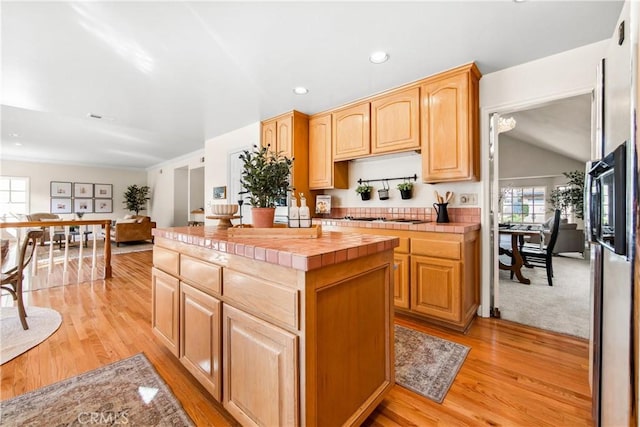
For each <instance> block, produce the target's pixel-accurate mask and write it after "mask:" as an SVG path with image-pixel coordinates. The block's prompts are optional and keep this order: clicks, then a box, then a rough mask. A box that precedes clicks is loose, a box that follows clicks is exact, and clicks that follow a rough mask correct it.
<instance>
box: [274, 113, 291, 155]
mask: <svg viewBox="0 0 640 427" xmlns="http://www.w3.org/2000/svg"><path fill="white" fill-rule="evenodd" d="M276 126H277V130H276V141H277V142H276V145H275V147H274V146H271V150H272V151H277V152H278V153H280V154H282V155H283V156H286V157H293V116H292V115H290V116H286V117H282V118H280V119H278V121H277V124H276Z"/></svg>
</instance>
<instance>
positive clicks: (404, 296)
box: [393, 251, 410, 309]
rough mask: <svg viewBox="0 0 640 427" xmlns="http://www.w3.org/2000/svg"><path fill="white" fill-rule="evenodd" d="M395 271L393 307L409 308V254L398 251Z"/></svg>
mask: <svg viewBox="0 0 640 427" xmlns="http://www.w3.org/2000/svg"><path fill="white" fill-rule="evenodd" d="M393 262H394V264H395V266H394V267H395V271H394V273H395V274H394V277H393V305H394V306H396V307H400V308H407V309H408V308H409V267H410V265H409V254H401V253H398V252H397V251H396V252H395V253H394V254H393Z"/></svg>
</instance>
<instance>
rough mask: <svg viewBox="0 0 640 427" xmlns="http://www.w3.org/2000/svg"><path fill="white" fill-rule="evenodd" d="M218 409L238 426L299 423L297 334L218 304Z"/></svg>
mask: <svg viewBox="0 0 640 427" xmlns="http://www.w3.org/2000/svg"><path fill="white" fill-rule="evenodd" d="M223 351H224V357H223V359H224V393H223V395H224V407H225V408H226V409H227V410H228V411H229V413H231V415H233V416H234V417H235V418H236V419H237V420H238V421H240V424H242V425H244V426H248V425H255V426H257V425H263V426H293V425H298V424H299V409H298V408H299V401H298V400H299V394H298V380H297V378H298V360H297V355H298V338H297V337H296V336H295V335H293V334H291V333H289V332H287V331H285V330H283V329H280V328H278V327H275V326H273V325H271V324H270V323H267V322H264V321H262V320H260V319H258V318H256V317H253V316H251V315H249V314H246V313H243V312H241V311H239V310H237V309H235V308H233V307H231V306H229V305H227V304H224V306H223Z"/></svg>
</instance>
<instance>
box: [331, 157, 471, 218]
mask: <svg viewBox="0 0 640 427" xmlns="http://www.w3.org/2000/svg"><path fill="white" fill-rule="evenodd" d="M414 174H417V175H418V180H417V181H412V182H414V186H413V198H411V199H409V200H402V199H401V198H400V191H399V190H397V189H396V185H397V184H398V183H400V182H402V181H390V182H389V187H390V188H391V191H390V192H389V199H388V200H380V199H379V198H378V193H377V190H378V189H380V188H382V186H383V184H382V183H381V182H372V183H371V185H372V186H373V188H374V193H373V194H372V197H371V200H367V201H363V200H362V199H361V198H360V195H359V194H357V193H356V191H355V190H356V187H357V186H358V180H359V179H363V180H367V179H379V178H396V177H404V176H412V175H414ZM479 187H480V183H478V182H460V183H442V184H424V183H423V182H422V160H421V156H420V154H419V153H415V152H410V153H402V154H396V155H386V156H376V157H370V158H367V159H358V160H352V161H350V162H349V189H346V190H326V191H325V192H324V194H329V195H331V205H332V207H350V208H351V207H363V208H384V207H395V208H397V207H429V206H432V205H433V203H435V202H436V200H435V196H434V190H435V191H438V193H440V194H444V193H445V192H447V191H453V192H454V198H453V199H452V201H451V203H450V206H452V207H456V206H460V204H459V202H458V197H455V196H456V195H459V194H460V193H478V190H479ZM464 206H465V207H476V206H475V205H464Z"/></svg>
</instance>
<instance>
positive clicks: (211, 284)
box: [180, 255, 222, 294]
mask: <svg viewBox="0 0 640 427" xmlns="http://www.w3.org/2000/svg"><path fill="white" fill-rule="evenodd" d="M180 276H181V277H182V278H183V279H184V280H185V281H187V282H189V283H191V284H192V285H194V286H196V287H198V288H200V289H201V290H203V291H205V292H213V293H216V294H220V288H221V286H220V284H221V282H222V267H220V266H217V265H215V264H210V263H208V262H205V261H201V260H199V259H196V258H192V257H190V256H187V255H180Z"/></svg>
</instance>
